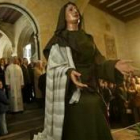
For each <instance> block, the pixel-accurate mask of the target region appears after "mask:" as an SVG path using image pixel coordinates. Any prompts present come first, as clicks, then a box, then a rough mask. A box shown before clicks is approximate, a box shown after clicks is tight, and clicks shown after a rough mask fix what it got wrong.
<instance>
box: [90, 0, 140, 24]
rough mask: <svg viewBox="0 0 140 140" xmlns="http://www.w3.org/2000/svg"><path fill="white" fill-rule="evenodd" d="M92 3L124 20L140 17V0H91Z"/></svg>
mask: <svg viewBox="0 0 140 140" xmlns="http://www.w3.org/2000/svg"><path fill="white" fill-rule="evenodd" d="M90 4H91V5H93V6H95V7H97V8H99V9H101V10H103V11H105V12H106V13H109V14H111V15H113V16H114V17H116V18H118V19H120V20H122V21H124V22H127V21H130V20H133V19H135V18H138V17H140V0H90Z"/></svg>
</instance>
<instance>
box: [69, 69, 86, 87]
mask: <svg viewBox="0 0 140 140" xmlns="http://www.w3.org/2000/svg"><path fill="white" fill-rule="evenodd" d="M70 76H71V80H72V81H73V83H74V84H75V85H76V86H77V87H79V88H83V87H88V86H87V85H86V84H83V83H81V82H80V81H79V80H78V79H79V78H80V76H81V74H80V73H79V72H77V71H75V70H73V71H72V72H71V75H70Z"/></svg>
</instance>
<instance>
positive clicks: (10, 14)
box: [0, 7, 22, 24]
mask: <svg viewBox="0 0 140 140" xmlns="http://www.w3.org/2000/svg"><path fill="white" fill-rule="evenodd" d="M21 16H22V14H21V13H20V12H18V11H16V10H14V9H12V8H8V7H0V21H2V22H7V23H11V24H14V23H15V22H16V21H17V20H18V19H19V18H20V17H21Z"/></svg>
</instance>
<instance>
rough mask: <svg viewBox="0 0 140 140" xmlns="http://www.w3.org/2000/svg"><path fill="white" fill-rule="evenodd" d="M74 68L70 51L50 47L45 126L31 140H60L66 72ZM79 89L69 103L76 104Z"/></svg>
mask: <svg viewBox="0 0 140 140" xmlns="http://www.w3.org/2000/svg"><path fill="white" fill-rule="evenodd" d="M69 68H75V66H74V63H73V59H72V54H71V49H70V48H69V47H60V46H59V45H58V44H55V45H53V46H52V48H51V51H50V55H49V59H48V67H47V82H46V83H47V85H46V107H45V124H44V130H43V132H42V133H39V134H38V135H35V136H34V139H33V140H61V139H62V131H63V122H64V111H65V93H66V82H67V75H66V72H67V70H68V69H69ZM80 95H81V94H80V89H78V88H77V90H76V91H75V92H74V93H73V96H72V98H71V100H70V102H69V103H71V104H72V103H74V102H78V101H79V98H80Z"/></svg>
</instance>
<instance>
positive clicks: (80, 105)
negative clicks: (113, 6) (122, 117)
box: [34, 2, 133, 140]
mask: <svg viewBox="0 0 140 140" xmlns="http://www.w3.org/2000/svg"><path fill="white" fill-rule="evenodd" d="M81 24H82V17H81V15H80V12H79V10H78V8H77V6H76V5H75V4H74V3H72V2H68V3H67V4H65V5H64V6H63V7H62V9H61V11H60V15H59V19H58V24H57V28H56V31H55V33H54V36H53V37H52V39H51V40H50V41H49V43H48V44H47V46H46V48H45V50H44V55H45V57H46V58H47V59H48V63H47V85H46V106H45V126H44V130H43V132H42V133H39V134H38V135H35V136H34V140H45V139H46V140H52V139H53V140H113V138H112V135H111V132H110V128H109V125H108V123H107V121H106V118H105V114H104V113H105V107H104V106H105V104H104V102H103V100H102V99H101V97H100V96H99V94H100V93H99V92H98V89H99V88H98V85H99V84H98V79H99V78H101V79H105V80H107V81H111V82H114V83H121V82H122V81H123V74H128V73H129V72H130V71H133V68H132V67H131V66H130V65H128V61H125V60H106V59H105V57H103V56H102V55H101V53H100V52H99V50H98V49H97V47H96V45H95V43H94V39H93V37H92V36H91V35H90V34H87V33H86V32H85V31H84V30H83V29H82V28H81Z"/></svg>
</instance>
